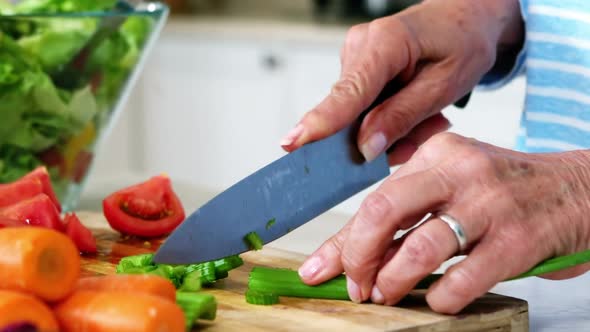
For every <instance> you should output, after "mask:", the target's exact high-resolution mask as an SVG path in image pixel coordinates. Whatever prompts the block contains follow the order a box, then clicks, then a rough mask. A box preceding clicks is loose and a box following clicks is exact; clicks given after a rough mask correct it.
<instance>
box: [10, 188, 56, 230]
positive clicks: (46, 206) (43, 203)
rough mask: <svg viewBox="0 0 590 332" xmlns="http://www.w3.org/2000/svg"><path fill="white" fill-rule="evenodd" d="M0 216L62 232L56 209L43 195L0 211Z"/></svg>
mask: <svg viewBox="0 0 590 332" xmlns="http://www.w3.org/2000/svg"><path fill="white" fill-rule="evenodd" d="M0 216H2V217H6V218H9V219H14V220H19V221H21V222H24V223H26V224H29V225H31V226H40V227H45V228H51V229H54V230H57V231H60V232H63V231H64V226H63V224H62V222H61V219H60V216H59V212H58V211H57V208H56V207H55V205H54V204H53V202H52V201H51V199H50V198H49V196H47V195H45V194H39V195H37V196H35V197H33V198H28V199H25V200H22V201H20V202H18V203H15V204H12V205H9V206H6V207H4V208H2V209H0Z"/></svg>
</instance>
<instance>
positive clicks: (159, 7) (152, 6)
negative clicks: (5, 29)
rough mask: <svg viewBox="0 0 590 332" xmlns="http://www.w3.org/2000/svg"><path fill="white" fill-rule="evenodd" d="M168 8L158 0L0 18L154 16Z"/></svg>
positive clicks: (0, 16) (166, 11) (167, 10)
mask: <svg viewBox="0 0 590 332" xmlns="http://www.w3.org/2000/svg"><path fill="white" fill-rule="evenodd" d="M169 11H170V8H169V7H168V5H167V4H165V3H163V2H159V1H150V2H146V3H143V4H141V7H139V8H137V9H134V10H130V11H116V10H111V11H88V12H69V13H16V14H0V20H1V19H11V18H18V19H20V18H92V17H97V18H101V17H113V16H154V15H162V14H167V13H168V12H169Z"/></svg>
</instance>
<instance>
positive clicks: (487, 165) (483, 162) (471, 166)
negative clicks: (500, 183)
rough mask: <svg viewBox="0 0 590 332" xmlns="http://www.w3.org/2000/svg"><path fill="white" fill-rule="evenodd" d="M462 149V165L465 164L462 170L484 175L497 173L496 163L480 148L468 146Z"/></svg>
mask: <svg viewBox="0 0 590 332" xmlns="http://www.w3.org/2000/svg"><path fill="white" fill-rule="evenodd" d="M464 150H465V151H464V157H465V159H464V160H465V162H464V165H465V166H466V169H465V170H464V171H466V172H467V174H478V175H483V176H486V175H490V174H496V173H497V171H498V170H497V167H496V163H495V161H494V159H493V158H492V156H490V155H489V154H487V153H486V152H484V151H482V150H479V149H473V148H470V147H466V148H464Z"/></svg>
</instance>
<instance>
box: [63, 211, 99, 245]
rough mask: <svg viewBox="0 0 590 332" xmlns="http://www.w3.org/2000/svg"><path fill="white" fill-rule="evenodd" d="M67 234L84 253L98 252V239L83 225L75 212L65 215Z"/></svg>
mask: <svg viewBox="0 0 590 332" xmlns="http://www.w3.org/2000/svg"><path fill="white" fill-rule="evenodd" d="M64 224H65V227H66V235H67V236H68V237H69V238H70V239H72V241H74V243H75V244H76V247H78V250H80V251H81V252H84V253H95V252H96V239H95V238H94V236H93V235H92V232H91V231H90V230H89V229H88V228H86V226H84V225H82V223H81V222H80V219H78V216H77V215H76V214H75V213H66V215H65V217H64Z"/></svg>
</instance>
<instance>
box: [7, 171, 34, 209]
mask: <svg viewBox="0 0 590 332" xmlns="http://www.w3.org/2000/svg"><path fill="white" fill-rule="evenodd" d="M42 193H43V184H42V183H41V181H39V179H22V178H21V179H19V180H17V181H14V182H11V183H5V184H0V207H4V206H9V205H12V204H15V203H18V202H20V201H22V200H24V199H27V198H31V197H35V196H37V195H39V194H42Z"/></svg>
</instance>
